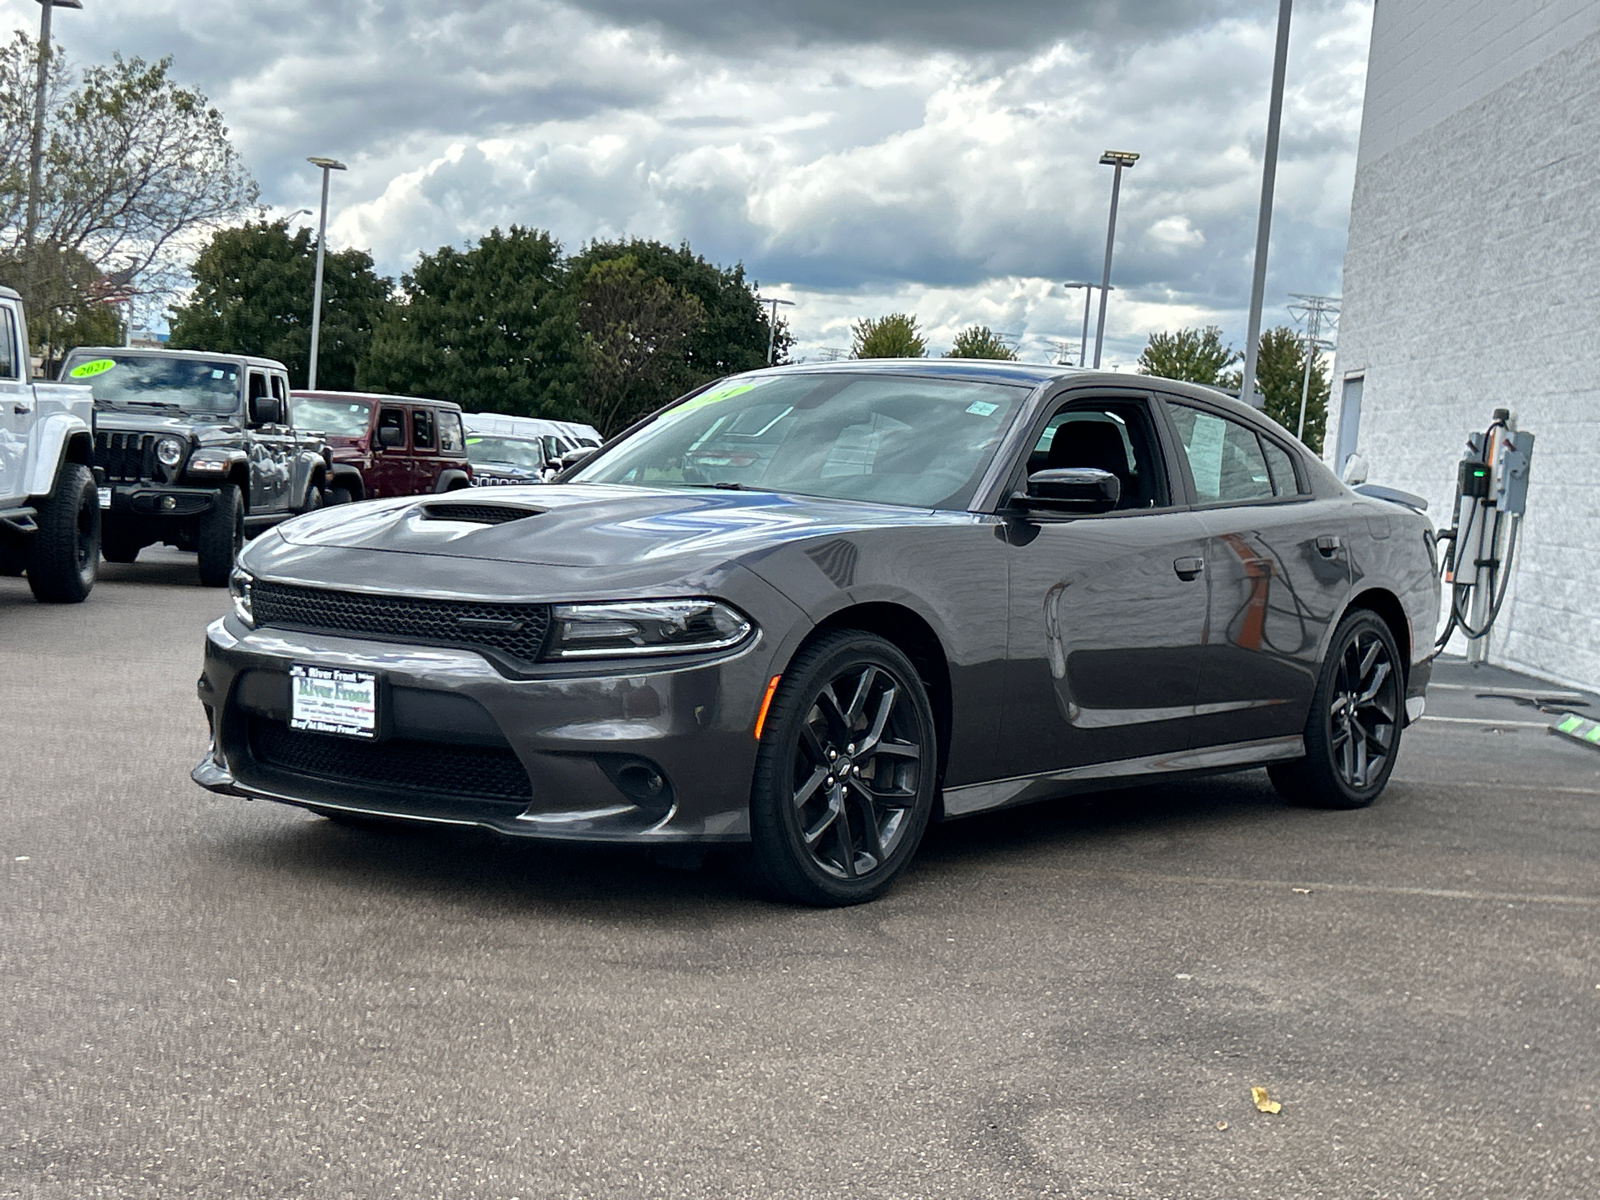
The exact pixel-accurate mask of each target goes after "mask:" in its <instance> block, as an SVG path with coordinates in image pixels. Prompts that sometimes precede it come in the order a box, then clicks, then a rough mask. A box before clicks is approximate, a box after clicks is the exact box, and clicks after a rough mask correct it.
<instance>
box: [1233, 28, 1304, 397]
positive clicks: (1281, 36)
mask: <svg viewBox="0 0 1600 1200" xmlns="http://www.w3.org/2000/svg"><path fill="white" fill-rule="evenodd" d="M1293 7H1294V0H1278V47H1277V50H1276V51H1275V52H1274V53H1273V57H1272V100H1271V103H1270V104H1268V106H1267V146H1266V152H1265V153H1264V154H1263V155H1262V161H1261V211H1260V212H1259V213H1258V214H1257V215H1256V261H1255V271H1254V273H1253V274H1252V276H1251V279H1250V324H1249V328H1248V329H1247V330H1246V331H1245V335H1244V375H1243V376H1242V377H1241V379H1240V381H1239V398H1240V399H1242V400H1243V401H1244V402H1245V403H1246V404H1249V405H1252V406H1253V407H1255V408H1260V407H1262V406H1263V405H1264V404H1265V403H1266V402H1265V400H1263V399H1262V397H1261V394H1260V393H1259V392H1257V391H1256V352H1257V351H1258V350H1259V349H1260V348H1261V305H1262V303H1263V302H1264V301H1265V299H1266V294H1267V242H1268V241H1269V240H1270V239H1271V237H1272V189H1273V185H1274V184H1275V183H1276V182H1277V178H1278V128H1279V126H1280V125H1282V124H1283V76H1284V71H1285V68H1286V67H1287V66H1288V63H1289V13H1290V10H1291V9H1293Z"/></svg>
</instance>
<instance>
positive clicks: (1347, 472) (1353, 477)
mask: <svg viewBox="0 0 1600 1200" xmlns="http://www.w3.org/2000/svg"><path fill="white" fill-rule="evenodd" d="M1341 478H1342V479H1343V480H1344V482H1345V483H1346V484H1347V485H1349V486H1350V487H1356V486H1357V485H1358V484H1363V483H1365V482H1366V481H1367V460H1366V459H1365V458H1364V457H1362V456H1361V455H1359V454H1352V455H1351V456H1350V457H1349V458H1347V459H1345V460H1344V474H1343V475H1342V476H1341Z"/></svg>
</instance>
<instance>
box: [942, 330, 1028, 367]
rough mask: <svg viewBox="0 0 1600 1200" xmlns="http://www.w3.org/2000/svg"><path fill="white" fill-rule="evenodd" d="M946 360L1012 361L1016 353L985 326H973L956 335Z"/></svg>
mask: <svg viewBox="0 0 1600 1200" xmlns="http://www.w3.org/2000/svg"><path fill="white" fill-rule="evenodd" d="M945 357H946V358H1007V359H1012V360H1013V361H1014V360H1015V359H1016V357H1017V352H1016V351H1015V350H1013V349H1012V348H1011V347H1010V346H1008V345H1006V344H1005V343H1004V342H1002V341H1001V340H1000V339H999V338H998V337H997V336H995V334H994V332H993V331H992V330H991V329H990V328H989V327H988V326H987V325H974V326H973V327H972V328H971V329H963V330H962V331H961V332H960V333H958V334H956V340H955V344H954V345H953V346H951V347H950V353H948V354H946V355H945Z"/></svg>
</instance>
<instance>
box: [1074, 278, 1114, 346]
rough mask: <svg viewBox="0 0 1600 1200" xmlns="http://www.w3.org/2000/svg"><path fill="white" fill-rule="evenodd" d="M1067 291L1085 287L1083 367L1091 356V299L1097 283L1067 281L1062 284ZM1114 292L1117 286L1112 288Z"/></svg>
mask: <svg viewBox="0 0 1600 1200" xmlns="http://www.w3.org/2000/svg"><path fill="white" fill-rule="evenodd" d="M1062 286H1063V287H1064V288H1066V289H1067V291H1069V292H1070V291H1071V290H1072V289H1073V288H1082V289H1083V336H1082V337H1080V338H1079V339H1078V365H1079V366H1080V367H1081V366H1083V364H1084V363H1085V362H1086V361H1088V358H1089V301H1090V300H1091V299H1093V298H1094V289H1095V285H1094V284H1092V283H1066V284H1062ZM1111 290H1112V291H1113V292H1114V291H1116V290H1117V289H1116V288H1112V289H1111Z"/></svg>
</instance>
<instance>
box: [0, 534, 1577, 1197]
mask: <svg viewBox="0 0 1600 1200" xmlns="http://www.w3.org/2000/svg"><path fill="white" fill-rule="evenodd" d="M225 603H226V597H225V596H224V595H223V594H221V593H219V592H215V591H206V590H202V589H200V588H198V587H196V586H195V585H194V566H193V559H192V557H191V556H185V555H179V554H177V553H174V552H152V551H147V552H146V554H145V555H144V556H143V559H142V560H141V562H140V563H138V564H135V565H133V566H129V567H107V568H106V571H105V574H104V576H103V579H102V583H101V584H100V586H99V587H98V588H96V590H95V593H94V595H93V596H92V597H91V598H90V600H89V602H88V603H87V604H85V605H82V606H79V607H74V608H57V607H45V606H42V605H36V604H34V603H33V602H32V601H31V599H29V598H28V596H27V589H26V585H25V584H24V583H23V582H22V581H20V580H14V579H0V721H3V728H4V733H3V737H4V741H3V747H4V764H3V765H4V768H5V769H4V772H3V776H0V897H3V909H0V912H3V921H0V1038H3V1041H0V1053H3V1054H4V1068H3V1069H0V1196H3V1197H27V1198H28V1200H35V1198H41V1200H42V1198H50V1200H54V1198H58V1197H59V1198H63V1200H65V1198H69V1197H70V1198H72V1200H78V1198H81V1197H87V1196H104V1197H119V1198H120V1197H136V1198H142V1197H172V1196H189V1195H193V1196H230V1197H260V1198H262V1200H267V1198H271V1200H280V1198H283V1197H302V1196H304V1197H369V1196H404V1197H413V1196H417V1197H420V1196H449V1197H461V1196H484V1197H497V1198H501V1200H503V1198H506V1197H512V1196H520V1197H524V1198H530V1197H543V1196H606V1197H615V1196H648V1197H655V1196H662V1197H666V1196H706V1197H711V1196H757V1195H760V1196H774V1197H790V1196H793V1197H815V1196H822V1195H842V1194H846V1193H848V1194H851V1195H862V1196H872V1197H899V1196H930V1197H946V1196H948V1197H975V1196H1005V1197H1013V1196H1071V1197H1091V1196H1095V1197H1098V1196H1117V1197H1140V1198H1143V1197H1183V1198H1186V1200H1187V1198H1191V1197H1228V1198H1230V1200H1231V1198H1234V1197H1240V1196H1264V1197H1265V1196H1273V1197H1276V1196H1293V1197H1300V1198H1304V1197H1338V1198H1340V1200H1348V1198H1351V1197H1380V1196H1382V1197H1388V1196H1404V1197H1474V1198H1480V1197H1526V1196H1533V1195H1538V1196H1548V1197H1555V1198H1572V1200H1575V1198H1579V1197H1582V1198H1584V1200H1589V1198H1592V1197H1594V1196H1596V1195H1600V1163H1597V1161H1596V1160H1597V1159H1600V1136H1597V1117H1600V1114H1597V1112H1596V1109H1597V1108H1600V1051H1597V1048H1596V1047H1597V1039H1596V1034H1597V1027H1600V953H1597V950H1600V752H1596V751H1593V750H1589V749H1586V748H1584V747H1582V746H1578V745H1575V744H1573V743H1571V742H1567V741H1564V740H1562V739H1558V738H1554V737H1550V736H1548V735H1547V734H1546V732H1545V731H1544V729H1543V727H1542V725H1543V724H1544V723H1546V721H1545V718H1544V717H1543V715H1542V714H1540V713H1538V712H1536V711H1535V710H1533V709H1531V708H1528V707H1525V706H1523V705H1520V704H1518V703H1516V702H1514V701H1511V700H1480V699H1478V697H1477V695H1476V691H1477V690H1478V689H1477V687H1476V681H1477V680H1479V679H1483V678H1489V676H1488V675H1485V674H1481V673H1479V674H1474V673H1472V672H1470V671H1469V670H1468V669H1467V668H1466V667H1464V666H1457V665H1446V666H1445V667H1444V668H1443V669H1442V670H1441V673H1440V681H1441V683H1444V684H1450V685H1452V686H1451V687H1448V688H1444V689H1441V690H1440V691H1438V692H1436V693H1435V700H1434V702H1433V708H1432V714H1433V715H1435V716H1438V717H1450V718H1457V719H1452V720H1433V721H1424V722H1423V723H1422V724H1420V725H1418V726H1415V727H1414V728H1413V729H1412V730H1410V731H1408V733H1407V734H1406V737H1405V743H1404V748H1403V750H1402V754H1401V760H1400V763H1399V767H1398V771H1397V774H1396V776H1395V780H1394V783H1393V784H1392V785H1391V787H1390V789H1389V791H1388V793H1387V794H1386V795H1385V796H1384V797H1383V798H1382V799H1381V800H1380V801H1379V803H1378V804H1377V805H1376V806H1374V807H1373V808H1371V809H1369V810H1366V811H1364V812H1356V813H1328V812H1307V811H1299V810H1295V809H1290V808H1287V807H1285V806H1283V805H1282V804H1280V803H1279V802H1278V801H1277V800H1276V799H1275V798H1274V796H1273V794H1272V792H1271V790H1270V788H1269V787H1268V785H1267V782H1266V779H1265V775H1264V773H1263V772H1247V773H1241V774H1237V775H1232V776H1227V777H1222V778H1216V779H1210V780H1205V781H1201V782H1191V783H1184V784H1171V785H1166V786H1161V787H1150V788H1144V789H1140V790H1137V791H1126V792H1120V793H1111V794H1108V795H1104V796H1100V797H1096V798H1093V799H1090V800H1088V801H1075V802H1071V803H1060V804H1052V805H1043V806H1038V807H1034V808H1028V809H1023V810H1017V811H1013V812H1010V813H1005V814H1000V815H998V816H993V817H989V818H977V819H973V820H969V821H965V822H960V823H954V824H951V825H948V826H944V827H942V828H939V829H937V830H935V831H934V832H933V833H932V834H931V835H930V837H929V838H928V840H927V842H926V843H925V845H924V848H923V851H922V853H921V855H920V857H919V859H918V861H917V863H916V864H915V865H914V867H913V869H912V871H911V873H910V875H909V877H908V878H907V879H906V880H905V881H904V883H903V884H902V885H901V886H899V887H897V888H896V889H895V890H894V891H893V892H891V893H890V894H889V895H888V896H887V897H886V898H885V899H884V900H882V901H880V902H879V903H877V904H873V905H869V906H866V907H863V908H858V909H852V910H848V911H840V912H816V911H808V910H801V909H795V908H787V907H779V906H775V905H772V904H768V903H765V902H763V901H760V900H758V899H754V898H752V897H751V896H750V895H749V894H748V893H747V892H746V891H744V890H743V889H742V887H741V885H740V884H739V882H738V879H737V876H736V875H735V874H734V873H732V872H730V871H728V870H725V869H720V868H717V867H715V866H713V867H710V868H707V869H706V870H703V871H698V872H691V871H674V870H669V869H666V868H663V867H658V866H654V865H651V864H650V863H647V862H646V861H645V860H643V859H642V858H640V857H637V856H635V855H631V854H625V853H615V852H595V851H588V850H574V849H563V848H559V847H556V848H550V847H538V846H520V845H518V846H508V845H504V844H501V843H498V842H496V841H494V840H491V839H490V838H488V837H486V836H477V835H473V834H458V833H443V834H441V833H431V832H415V833H398V834H395V833H391V834H375V833H365V832H357V831H353V830H349V829H345V828H341V827H339V826H335V825H333V824H330V823H328V822H326V821H322V820H319V819H316V818H313V817H311V816H310V815H308V814H305V813H301V812H299V811H296V810H293V809H289V808H284V807H279V806H274V805H267V804H250V803H245V802H243V801H236V800H228V799H223V798H219V797H214V796H211V795H209V794H208V793H204V792H202V791H200V790H199V789H198V788H196V787H195V786H194V785H192V784H191V783H190V782H189V779H188V771H189V768H190V766H191V765H192V764H193V763H194V761H195V760H196V758H197V757H198V756H199V754H200V752H201V750H202V747H203V741H204V737H203V729H202V726H201V721H200V710H199V706H198V704H197V702H196V700H195V696H194V680H195V677H196V675H197V673H198V667H199V661H200V647H201V632H202V627H203V625H204V624H205V622H206V621H207V620H209V619H211V618H212V617H214V616H216V615H218V614H219V613H220V612H221V611H222V609H223V607H224V605H225ZM1495 678H1496V679H1498V676H1496V677H1495ZM1455 685H1460V687H1459V690H1457V689H1456V687H1455ZM1530 686H1533V685H1530ZM1517 722H1526V723H1525V724H1519V723H1517ZM1252 1086H1259V1087H1263V1088H1265V1089H1266V1090H1267V1091H1268V1093H1269V1094H1270V1095H1271V1097H1272V1098H1273V1099H1275V1100H1277V1101H1279V1102H1281V1104H1282V1111H1281V1112H1280V1113H1278V1114H1277V1115H1265V1114H1262V1113H1260V1112H1258V1111H1257V1110H1256V1109H1255V1107H1254V1106H1253V1105H1252V1103H1251V1098H1250V1088H1251V1087H1252Z"/></svg>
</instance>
